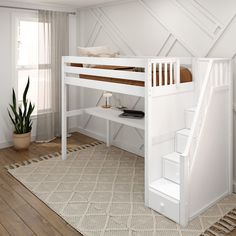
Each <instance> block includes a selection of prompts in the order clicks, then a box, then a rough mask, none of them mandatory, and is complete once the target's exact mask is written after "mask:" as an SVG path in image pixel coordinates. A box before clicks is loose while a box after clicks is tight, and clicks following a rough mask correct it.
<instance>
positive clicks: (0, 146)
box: [0, 141, 13, 149]
mask: <svg viewBox="0 0 236 236" xmlns="http://www.w3.org/2000/svg"><path fill="white" fill-rule="evenodd" d="M12 145H13V143H12V142H11V141H9V142H3V143H0V149H3V148H8V147H11V146H12Z"/></svg>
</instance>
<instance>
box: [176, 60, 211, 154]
mask: <svg viewBox="0 0 236 236" xmlns="http://www.w3.org/2000/svg"><path fill="white" fill-rule="evenodd" d="M213 64H214V61H213V59H211V60H210V62H209V65H208V68H207V71H206V75H205V79H204V81H203V85H202V89H201V93H200V96H199V100H198V105H197V108H196V111H195V116H194V119H193V124H192V128H191V130H190V134H189V138H188V140H187V144H186V148H185V151H184V153H182V154H181V156H182V157H188V156H189V154H190V150H191V146H192V144H193V139H194V134H195V132H196V130H197V124H198V121H199V117H200V115H201V112H200V111H201V108H202V107H203V104H204V97H205V94H206V92H207V89H208V86H207V85H208V83H209V81H210V79H211V72H212V69H213Z"/></svg>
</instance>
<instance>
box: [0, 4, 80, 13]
mask: <svg viewBox="0 0 236 236" xmlns="http://www.w3.org/2000/svg"><path fill="white" fill-rule="evenodd" d="M0 8H10V9H19V10H29V11H39V10H41V9H36V8H28V7H12V6H0ZM68 14H70V15H76V12H68Z"/></svg>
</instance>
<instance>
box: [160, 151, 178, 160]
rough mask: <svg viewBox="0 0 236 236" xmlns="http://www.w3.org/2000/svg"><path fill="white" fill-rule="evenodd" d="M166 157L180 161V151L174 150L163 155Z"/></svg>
mask: <svg viewBox="0 0 236 236" xmlns="http://www.w3.org/2000/svg"><path fill="white" fill-rule="evenodd" d="M163 158H164V159H167V160H170V161H173V162H176V163H179V162H180V154H179V153H178V152H172V153H170V154H167V155H165V156H163Z"/></svg>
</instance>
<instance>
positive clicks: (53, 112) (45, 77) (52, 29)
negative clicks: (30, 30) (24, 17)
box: [36, 10, 69, 142]
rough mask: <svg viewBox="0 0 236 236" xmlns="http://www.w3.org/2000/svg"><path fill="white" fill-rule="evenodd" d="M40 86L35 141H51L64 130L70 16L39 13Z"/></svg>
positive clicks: (62, 13) (46, 12)
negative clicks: (63, 88)
mask: <svg viewBox="0 0 236 236" xmlns="http://www.w3.org/2000/svg"><path fill="white" fill-rule="evenodd" d="M38 18H39V66H38V67H39V68H38V69H39V85H38V88H39V89H38V112H37V113H38V115H37V132H36V140H37V141H45V142H48V141H50V140H52V139H54V138H55V137H57V136H59V135H60V133H61V131H60V128H61V115H60V114H61V57H62V56H66V55H68V54H69V16H68V13H64V12H53V11H44V10H40V11H39V15H38Z"/></svg>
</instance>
